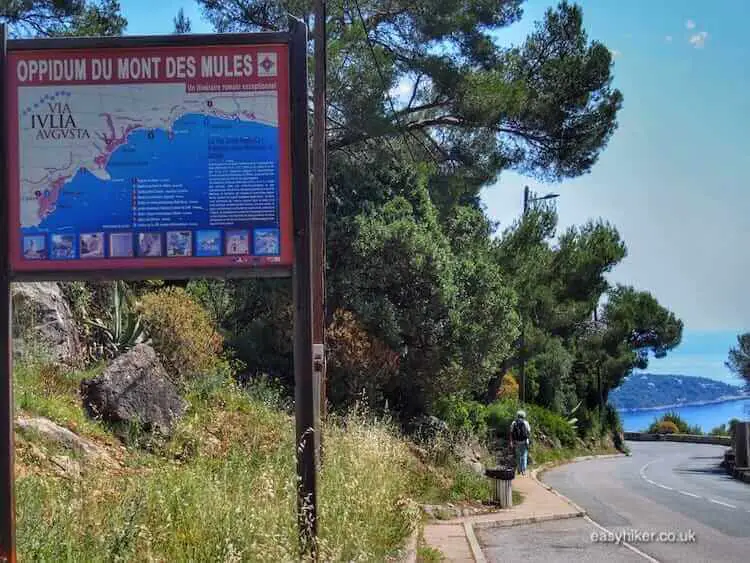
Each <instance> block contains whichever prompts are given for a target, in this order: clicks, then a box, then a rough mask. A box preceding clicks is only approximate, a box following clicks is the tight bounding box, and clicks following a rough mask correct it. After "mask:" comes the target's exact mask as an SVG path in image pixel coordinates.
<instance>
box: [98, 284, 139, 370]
mask: <svg viewBox="0 0 750 563" xmlns="http://www.w3.org/2000/svg"><path fill="white" fill-rule="evenodd" d="M85 315H86V313H84V316H85ZM105 318H106V320H104V321H103V320H102V319H100V318H94V319H88V318H85V322H86V323H87V324H88V325H89V326H90V327H92V328H94V329H96V334H97V335H98V337H99V342H100V344H101V345H102V347H103V349H104V351H105V355H106V356H108V357H114V356H118V355H120V354H122V353H124V352H127V351H128V350H130V349H131V348H133V347H134V346H135V345H136V344H138V343H139V342H141V341H142V340H143V336H144V325H143V319H142V316H141V314H140V313H139V312H138V311H137V310H136V308H135V306H134V304H133V300H132V298H131V297H130V295H129V294H128V290H127V287H126V286H125V283H124V282H120V281H116V282H115V283H114V286H113V288H112V303H111V309H110V310H109V311H107V313H106V317H105Z"/></svg>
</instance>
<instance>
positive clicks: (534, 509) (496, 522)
mask: <svg viewBox="0 0 750 563" xmlns="http://www.w3.org/2000/svg"><path fill="white" fill-rule="evenodd" d="M513 489H514V490H516V491H518V492H520V493H521V494H522V495H523V497H524V498H523V502H522V503H521V504H520V505H518V506H514V507H513V508H509V509H506V510H502V511H499V512H494V513H491V514H482V515H479V516H468V517H463V518H455V519H453V520H445V521H431V522H430V523H429V524H426V525H425V527H424V539H425V543H426V544H427V545H428V546H430V547H434V548H436V549H439V550H440V551H441V552H442V553H443V555H444V556H445V558H446V560H447V561H451V562H454V561H455V562H473V561H484V558H483V557H482V556H481V551H480V550H479V545H478V543H477V541H476V537H475V536H474V528H484V527H494V526H515V525H519V524H530V523H533V522H543V521H546V520H557V519H561V518H573V517H576V516H583V515H584V514H585V513H584V511H583V510H581V508H579V507H578V506H576V505H574V504H573V503H572V502H570V501H568V500H567V499H565V498H564V497H562V496H561V495H559V494H558V493H556V492H554V491H552V490H551V489H549V488H547V487H546V486H545V485H543V484H542V483H540V482H539V481H538V480H537V479H536V478H535V477H530V476H520V475H518V476H516V478H515V479H514V480H513ZM472 544H473V547H472ZM474 554H476V555H477V556H476V557H475V555H474Z"/></svg>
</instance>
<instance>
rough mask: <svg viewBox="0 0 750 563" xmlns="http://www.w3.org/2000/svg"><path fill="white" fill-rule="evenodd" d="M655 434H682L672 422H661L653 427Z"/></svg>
mask: <svg viewBox="0 0 750 563" xmlns="http://www.w3.org/2000/svg"><path fill="white" fill-rule="evenodd" d="M653 432H655V433H657V434H678V433H681V432H680V429H679V428H678V427H677V425H676V424H675V423H674V422H672V421H671V420H660V421H658V422H656V426H655V427H653Z"/></svg>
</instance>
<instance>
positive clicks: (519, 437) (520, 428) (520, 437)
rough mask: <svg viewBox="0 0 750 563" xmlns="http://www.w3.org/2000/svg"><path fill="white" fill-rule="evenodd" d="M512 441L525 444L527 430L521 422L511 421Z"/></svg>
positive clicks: (527, 434)
mask: <svg viewBox="0 0 750 563" xmlns="http://www.w3.org/2000/svg"><path fill="white" fill-rule="evenodd" d="M512 434H513V440H514V441H516V442H525V441H526V440H528V439H529V429H528V427H527V426H526V423H525V422H524V421H523V420H514V421H513V430H512Z"/></svg>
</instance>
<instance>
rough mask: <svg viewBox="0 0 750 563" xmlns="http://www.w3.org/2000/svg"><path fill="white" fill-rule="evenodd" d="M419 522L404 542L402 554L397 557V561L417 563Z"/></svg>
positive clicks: (400, 562)
mask: <svg viewBox="0 0 750 563" xmlns="http://www.w3.org/2000/svg"><path fill="white" fill-rule="evenodd" d="M421 527H422V525H421V524H416V525H415V526H414V530H412V533H411V535H410V536H409V537H408V538H407V540H406V543H405V544H404V547H403V550H402V555H401V557H399V559H398V563H417V550H418V546H419V532H420V529H421Z"/></svg>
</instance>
